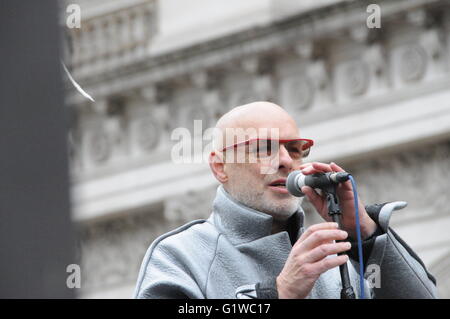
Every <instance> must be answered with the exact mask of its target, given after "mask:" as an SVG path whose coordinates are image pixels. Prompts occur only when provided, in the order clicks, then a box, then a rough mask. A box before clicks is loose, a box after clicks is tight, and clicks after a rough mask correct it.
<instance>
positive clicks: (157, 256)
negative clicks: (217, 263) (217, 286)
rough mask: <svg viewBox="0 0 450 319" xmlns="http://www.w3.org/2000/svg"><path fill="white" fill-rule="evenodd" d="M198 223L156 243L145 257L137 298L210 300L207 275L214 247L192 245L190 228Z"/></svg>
mask: <svg viewBox="0 0 450 319" xmlns="http://www.w3.org/2000/svg"><path fill="white" fill-rule="evenodd" d="M195 223H197V222H194V223H191V224H188V225H186V226H183V227H181V228H179V229H177V230H175V231H172V232H170V233H168V234H166V235H163V236H161V237H159V238H158V239H156V240H155V241H154V242H153V243H152V245H151V246H150V248H149V249H148V250H147V253H146V254H145V256H144V259H143V262H142V266H141V269H140V272H139V276H138V280H137V284H136V288H135V291H134V295H133V298H157V299H172V298H177V299H204V298H206V296H205V293H204V291H205V284H206V276H207V272H208V267H209V265H210V263H211V262H210V260H211V259H212V257H213V252H214V247H208V245H206V244H205V245H202V244H201V243H197V245H190V240H189V238H190V237H189V234H188V233H189V231H190V229H188V228H190V227H191V226H193V225H194V224H195ZM199 250H201V253H199Z"/></svg>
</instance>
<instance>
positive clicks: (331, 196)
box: [322, 184, 356, 299]
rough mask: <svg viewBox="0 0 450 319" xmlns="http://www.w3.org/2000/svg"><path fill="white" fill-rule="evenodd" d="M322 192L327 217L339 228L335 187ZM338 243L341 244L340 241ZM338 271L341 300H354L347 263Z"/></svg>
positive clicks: (339, 218)
mask: <svg viewBox="0 0 450 319" xmlns="http://www.w3.org/2000/svg"><path fill="white" fill-rule="evenodd" d="M322 190H323V191H324V192H325V194H326V199H327V205H328V215H330V216H331V218H332V219H333V222H335V223H337V224H338V225H339V228H340V229H342V227H341V217H342V214H341V209H340V207H339V202H338V197H337V195H336V185H335V184H333V185H329V186H327V187H323V188H322ZM338 242H341V241H340V240H339V241H338ZM343 254H344V253H339V254H338V255H343ZM339 271H340V273H341V281H342V290H341V299H356V296H355V292H354V291H353V287H352V285H351V284H350V276H349V274H348V267H347V263H345V264H343V265H340V266H339Z"/></svg>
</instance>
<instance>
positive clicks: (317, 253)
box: [304, 242, 352, 263]
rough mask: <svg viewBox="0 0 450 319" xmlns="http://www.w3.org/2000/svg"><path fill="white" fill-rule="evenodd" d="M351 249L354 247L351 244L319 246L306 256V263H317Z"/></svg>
mask: <svg viewBox="0 0 450 319" xmlns="http://www.w3.org/2000/svg"><path fill="white" fill-rule="evenodd" d="M351 247H352V246H351V244H350V243H349V242H343V243H332V244H323V245H320V246H317V247H316V248H314V249H313V250H311V251H310V252H309V253H307V254H305V256H304V262H306V263H315V262H317V261H320V260H322V259H323V258H325V257H327V256H329V255H335V254H338V253H342V252H344V251H347V250H349V249H350V248H351Z"/></svg>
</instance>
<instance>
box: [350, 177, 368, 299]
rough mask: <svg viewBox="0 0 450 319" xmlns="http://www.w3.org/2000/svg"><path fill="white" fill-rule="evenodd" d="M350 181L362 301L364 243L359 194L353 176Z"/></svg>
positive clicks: (362, 297) (361, 297)
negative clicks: (362, 239)
mask: <svg viewBox="0 0 450 319" xmlns="http://www.w3.org/2000/svg"><path fill="white" fill-rule="evenodd" d="M350 181H351V182H352V187H353V197H354V198H355V218H356V237H357V240H358V258H359V289H360V299H365V297H364V265H363V251H362V241H361V226H360V224H359V210H358V192H357V191H356V182H355V180H354V179H353V176H352V175H350Z"/></svg>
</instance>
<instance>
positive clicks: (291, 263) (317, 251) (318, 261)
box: [276, 223, 351, 299]
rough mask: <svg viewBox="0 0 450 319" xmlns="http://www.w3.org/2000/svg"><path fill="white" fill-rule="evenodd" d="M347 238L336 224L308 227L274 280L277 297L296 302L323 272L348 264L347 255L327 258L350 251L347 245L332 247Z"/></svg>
mask: <svg viewBox="0 0 450 319" xmlns="http://www.w3.org/2000/svg"><path fill="white" fill-rule="evenodd" d="M347 236H348V234H347V233H346V232H345V231H342V230H339V229H338V225H337V224H336V223H321V224H315V225H313V226H311V227H309V228H308V229H307V230H306V231H305V232H304V233H303V234H302V236H300V238H299V239H298V240H297V242H296V243H295V244H294V246H293V247H292V250H291V252H290V254H289V256H288V259H287V261H286V264H285V265H284V267H283V270H282V271H281V273H280V274H279V275H278V277H277V280H276V282H277V290H278V297H279V298H281V299H285V298H288V299H294V298H295V299H298V298H305V297H306V296H308V294H309V293H310V291H311V290H312V288H313V287H314V283H315V282H316V280H317V279H318V278H319V276H320V275H321V274H322V273H324V272H325V271H327V270H329V269H331V268H334V267H337V266H340V265H342V264H344V263H346V262H347V261H348V256H347V255H342V256H334V257H328V258H326V257H327V256H329V255H334V254H337V253H341V252H344V251H347V250H349V249H350V246H351V245H350V243H348V242H342V243H335V242H334V241H335V240H344V239H345V238H347Z"/></svg>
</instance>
